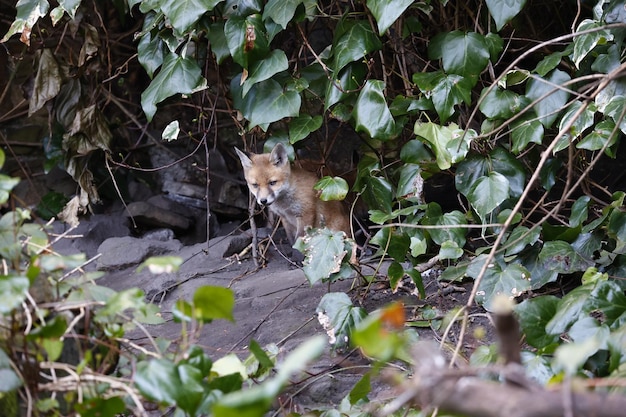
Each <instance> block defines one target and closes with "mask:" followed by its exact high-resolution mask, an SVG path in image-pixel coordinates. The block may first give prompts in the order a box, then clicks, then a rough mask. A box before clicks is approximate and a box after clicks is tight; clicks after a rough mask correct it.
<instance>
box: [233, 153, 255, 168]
mask: <svg viewBox="0 0 626 417" xmlns="http://www.w3.org/2000/svg"><path fill="white" fill-rule="evenodd" d="M235 151H236V152H237V155H238V156H239V159H240V160H241V166H243V168H244V169H248V168H252V160H251V159H250V158H249V157H248V155H246V154H245V153H243V152H241V151H240V150H239V148H235Z"/></svg>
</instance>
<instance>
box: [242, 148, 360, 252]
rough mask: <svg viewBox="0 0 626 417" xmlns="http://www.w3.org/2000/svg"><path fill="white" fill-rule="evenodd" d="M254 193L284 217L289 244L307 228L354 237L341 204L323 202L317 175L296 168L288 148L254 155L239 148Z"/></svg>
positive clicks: (258, 199)
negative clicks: (291, 160)
mask: <svg viewBox="0 0 626 417" xmlns="http://www.w3.org/2000/svg"><path fill="white" fill-rule="evenodd" d="M235 150H236V151H237V155H239V159H241V165H242V166H243V173H244V176H245V178H246V182H247V183H248V188H249V189H250V192H251V193H252V194H253V195H254V196H255V197H256V200H257V202H258V203H259V204H260V205H263V206H267V207H268V208H269V209H270V210H271V211H272V212H273V213H276V214H277V215H278V216H280V218H281V220H282V223H283V227H284V228H285V232H286V233H287V237H288V238H289V241H290V242H291V243H292V244H293V243H294V242H295V241H296V239H297V238H298V237H300V236H303V235H304V230H305V228H306V227H307V226H312V227H324V226H326V227H328V228H329V229H332V230H336V231H344V232H346V234H348V236H349V235H350V221H349V219H348V216H347V215H346V213H345V211H344V208H343V205H342V203H341V202H340V201H322V200H320V199H319V198H318V192H317V191H315V190H314V189H313V186H314V185H315V183H316V182H317V181H318V178H317V176H316V175H315V174H313V173H312V172H309V171H305V170H303V169H301V168H298V167H292V166H291V164H290V163H289V158H288V156H287V149H286V148H285V146H284V145H283V144H282V143H277V144H276V146H274V149H272V152H270V153H264V154H251V155H250V157H248V156H247V155H246V154H245V153H243V152H242V151H240V150H239V149H237V148H235Z"/></svg>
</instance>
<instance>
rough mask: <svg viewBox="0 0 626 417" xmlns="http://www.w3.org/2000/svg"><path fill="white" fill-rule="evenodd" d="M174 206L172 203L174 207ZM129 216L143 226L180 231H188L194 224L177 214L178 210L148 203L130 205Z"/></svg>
mask: <svg viewBox="0 0 626 417" xmlns="http://www.w3.org/2000/svg"><path fill="white" fill-rule="evenodd" d="M151 200H152V199H151ZM174 204H175V203H174V202H172V205H174ZM128 216H129V217H132V218H133V219H135V222H136V223H138V224H141V225H145V226H149V227H158V228H165V229H173V230H178V231H185V230H188V229H189V228H190V227H191V224H192V221H191V219H189V218H188V217H186V216H183V215H181V214H178V213H176V210H172V209H167V208H165V207H159V206H157V205H154V204H151V203H149V202H146V201H136V202H134V203H130V204H129V205H128Z"/></svg>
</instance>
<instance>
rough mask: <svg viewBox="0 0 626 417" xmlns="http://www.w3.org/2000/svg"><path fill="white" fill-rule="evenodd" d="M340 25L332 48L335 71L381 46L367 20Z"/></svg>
mask: <svg viewBox="0 0 626 417" xmlns="http://www.w3.org/2000/svg"><path fill="white" fill-rule="evenodd" d="M341 25H342V27H341V28H339V30H338V31H337V33H340V35H339V37H338V39H336V40H335V42H334V43H333V49H332V52H333V56H334V65H333V70H334V71H335V73H336V72H338V71H340V70H341V69H342V68H343V67H345V66H346V65H348V64H349V63H350V62H354V61H358V60H360V59H361V58H363V57H365V56H366V55H367V54H369V53H372V52H374V51H377V50H379V49H381V48H382V46H383V45H382V43H381V42H380V38H379V37H378V35H377V34H376V33H374V31H372V29H371V27H370V25H369V23H368V22H366V21H360V22H355V23H353V22H342V23H341Z"/></svg>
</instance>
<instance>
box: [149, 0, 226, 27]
mask: <svg viewBox="0 0 626 417" xmlns="http://www.w3.org/2000/svg"><path fill="white" fill-rule="evenodd" d="M221 2H222V0H175V1H163V2H160V6H161V10H162V11H163V13H164V14H165V15H166V16H167V17H168V18H169V20H170V23H171V24H172V26H173V27H174V29H176V31H178V33H181V34H182V33H185V32H187V31H188V30H189V28H191V26H192V25H193V24H194V23H196V22H197V21H198V19H200V17H201V16H202V15H203V14H204V13H206V12H209V11H211V10H213V8H214V7H215V6H217V5H218V4H219V3H221Z"/></svg>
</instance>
